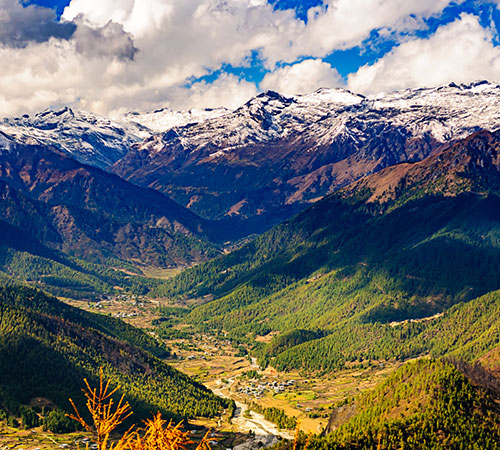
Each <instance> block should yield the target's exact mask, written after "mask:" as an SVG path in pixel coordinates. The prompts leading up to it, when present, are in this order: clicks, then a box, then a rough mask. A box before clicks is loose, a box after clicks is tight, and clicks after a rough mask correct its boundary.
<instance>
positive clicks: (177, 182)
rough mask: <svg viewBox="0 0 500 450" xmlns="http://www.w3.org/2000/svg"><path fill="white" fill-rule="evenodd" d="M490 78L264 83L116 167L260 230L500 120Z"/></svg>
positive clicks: (498, 92)
mask: <svg viewBox="0 0 500 450" xmlns="http://www.w3.org/2000/svg"><path fill="white" fill-rule="evenodd" d="M499 98H500V86H498V85H496V84H492V83H488V82H486V81H481V82H477V83H472V84H468V85H465V84H463V85H456V84H454V83H452V84H450V85H448V86H440V87H436V88H426V89H407V90H404V91H398V92H393V93H390V94H384V95H377V96H372V97H365V96H362V95H358V94H354V93H351V92H349V91H345V90H342V89H320V90H318V91H316V92H314V93H312V94H308V95H302V96H300V95H299V96H295V97H291V98H287V97H284V96H282V95H280V94H279V93H276V92H272V91H269V92H266V93H262V94H259V95H258V96H257V97H255V98H253V99H251V100H249V101H248V102H247V103H246V104H245V105H243V106H241V107H240V108H238V109H237V110H235V111H232V112H227V113H225V114H223V115H222V116H219V117H213V118H209V119H207V120H203V121H200V122H196V123H189V124H186V125H184V126H178V127H174V128H171V129H169V130H165V132H164V133H161V134H157V135H153V136H152V137H151V138H149V139H148V140H146V141H145V142H143V143H140V144H135V145H134V146H132V150H131V151H129V152H128V153H127V154H126V155H125V156H124V157H123V158H122V159H121V160H119V161H118V162H116V163H115V164H114V165H113V166H112V167H111V169H110V170H111V171H112V172H114V173H116V174H118V175H120V176H121V177H123V178H125V179H127V180H129V181H131V182H133V183H135V184H137V185H140V186H144V187H150V188H153V189H156V190H158V191H160V192H164V193H166V194H168V195H169V196H171V197H172V198H173V199H174V200H176V201H177V202H179V203H180V204H182V205H184V206H186V207H188V208H189V209H191V210H192V211H194V212H196V213H197V214H199V215H201V216H202V217H205V218H207V219H212V220H224V221H229V222H232V223H233V224H234V227H237V224H238V222H239V223H240V226H241V229H240V232H241V233H242V234H245V233H247V234H248V233H252V232H260V231H263V230H265V229H266V228H270V227H271V226H272V225H273V224H275V223H276V222H281V221H283V220H284V219H286V218H288V217H289V216H290V215H292V214H294V213H295V212H297V211H300V210H302V209H304V208H305V207H306V206H307V205H308V204H310V203H313V202H315V201H317V200H319V199H320V198H322V197H323V196H325V195H327V194H330V193H332V192H334V191H336V190H338V189H341V188H343V187H345V186H348V185H349V184H350V183H352V182H355V181H356V180H359V179H360V178H362V177H364V176H367V175H370V174H372V173H375V172H378V171H379V170H382V169H384V168H386V167H389V166H392V165H395V164H400V163H405V162H408V163H412V162H416V161H420V160H422V159H424V158H426V157H427V156H429V155H431V154H433V153H434V152H435V151H436V149H437V148H439V147H442V146H443V145H446V144H449V143H451V142H454V141H458V140H460V139H464V138H465V137H467V136H469V135H471V134H472V133H475V132H477V131H479V130H482V129H485V130H496V129H498V128H499V127H500V114H499V108H498V99H499Z"/></svg>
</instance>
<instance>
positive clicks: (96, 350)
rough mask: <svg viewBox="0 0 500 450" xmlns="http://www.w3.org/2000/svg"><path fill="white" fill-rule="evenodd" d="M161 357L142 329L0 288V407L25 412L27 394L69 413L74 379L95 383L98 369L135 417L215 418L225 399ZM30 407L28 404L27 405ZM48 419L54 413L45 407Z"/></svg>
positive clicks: (33, 293) (76, 390)
mask: <svg viewBox="0 0 500 450" xmlns="http://www.w3.org/2000/svg"><path fill="white" fill-rule="evenodd" d="M153 354H156V355H157V356H165V355H166V354H168V349H166V348H165V347H164V346H163V344H159V343H158V342H156V341H155V340H154V339H153V338H152V337H150V336H149V335H147V334H145V333H144V332H142V331H140V330H138V329H136V328H134V327H132V326H130V325H126V324H125V323H123V322H121V321H119V320H117V319H111V318H108V317H106V316H102V315H97V314H91V313H87V312H84V311H81V310H79V309H76V308H72V307H70V306H67V305H65V304H63V303H61V302H59V301H58V300H57V299H55V298H54V297H49V296H47V295H45V294H43V293H42V292H40V291H38V290H35V289H31V288H25V287H2V288H0V367H2V370H1V371H0V409H1V410H2V411H3V413H2V414H3V415H4V416H15V417H19V416H21V417H22V416H23V415H24V416H26V415H27V414H28V413H26V408H28V409H29V408H30V407H32V406H33V405H32V404H33V399H36V398H44V399H46V400H47V402H46V403H49V404H51V405H53V407H54V408H56V409H54V411H57V410H61V411H68V410H69V409H70V408H71V406H70V404H69V402H68V398H70V397H71V398H73V399H74V400H75V402H76V403H77V405H79V406H81V404H82V402H83V397H82V395H81V394H80V388H81V380H82V379H83V378H87V379H88V380H89V381H91V382H93V383H95V382H96V380H97V376H98V370H99V367H103V369H104V374H105V376H106V378H107V379H110V380H111V381H112V383H113V384H114V385H120V386H122V392H126V393H127V398H128V399H129V401H130V403H131V405H133V407H134V411H135V414H136V418H135V419H137V417H139V418H143V417H147V416H149V414H150V412H151V411H157V410H158V411H161V412H162V413H163V414H164V415H165V416H166V417H172V418H175V419H180V418H193V417H199V416H206V417H211V416H214V415H218V414H220V413H221V412H222V410H223V409H224V408H227V407H228V406H229V404H230V401H227V400H223V399H221V398H219V397H217V396H215V395H214V394H212V392H211V391H209V390H208V389H207V388H205V387H204V386H202V385H201V384H199V383H197V382H195V381H193V380H192V379H190V378H189V377H187V376H186V375H183V374H181V373H180V372H178V371H176V370H174V369H172V368H170V367H169V366H168V365H167V364H165V363H163V362H162V361H160V360H159V359H157V357H155V356H153ZM30 405H31V406H30ZM46 412H47V414H48V415H47V420H49V415H50V414H52V419H53V421H55V422H57V421H56V420H55V416H56V415H57V414H59V413H58V412H52V410H47V411H46Z"/></svg>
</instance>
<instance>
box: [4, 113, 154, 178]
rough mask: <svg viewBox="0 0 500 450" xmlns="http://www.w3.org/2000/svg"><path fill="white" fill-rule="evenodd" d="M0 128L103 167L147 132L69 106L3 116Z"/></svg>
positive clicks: (16, 136)
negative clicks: (30, 113) (36, 112)
mask: <svg viewBox="0 0 500 450" xmlns="http://www.w3.org/2000/svg"><path fill="white" fill-rule="evenodd" d="M0 131H3V132H4V133H6V134H7V135H9V136H11V137H12V138H14V139H15V140H16V141H18V142H21V143H25V144H30V145H44V146H50V147H53V148H55V149H58V150H60V151H62V152H64V153H67V154H69V155H72V156H73V157H74V158H75V159H77V160H78V161H80V162H83V163H86V164H90V165H93V166H97V167H100V168H105V167H108V166H110V165H111V164H113V163H114V162H116V161H117V160H119V159H120V158H121V157H123V156H124V155H125V154H126V153H127V151H128V150H129V149H130V146H131V145H132V144H134V143H137V142H140V141H142V140H143V139H145V138H147V137H149V136H150V135H151V133H150V131H149V130H147V129H143V128H142V127H140V126H138V125H134V124H126V123H120V122H115V121H111V120H109V119H107V118H104V117H99V116H97V115H94V114H90V113H86V112H82V111H76V112H74V111H73V110H71V109H70V108H67V107H66V108H62V109H59V110H56V111H54V110H50V109H49V110H46V111H43V112H41V113H38V114H35V115H33V116H29V115H27V114H25V115H23V116H21V117H15V118H5V119H4V120H3V121H1V122H0Z"/></svg>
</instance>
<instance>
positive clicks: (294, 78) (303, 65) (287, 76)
mask: <svg viewBox="0 0 500 450" xmlns="http://www.w3.org/2000/svg"><path fill="white" fill-rule="evenodd" d="M342 84H343V82H342V79H341V77H340V75H339V73H338V72H337V70H336V69H334V68H333V67H332V66H330V65H329V64H327V63H325V62H323V61H321V60H319V59H306V60H305V61H302V62H300V63H297V64H293V65H291V66H285V67H280V68H278V69H276V70H274V71H273V72H270V73H268V74H267V75H266V76H265V77H264V79H263V80H262V82H261V83H260V87H261V88H262V89H263V90H268V89H271V90H274V91H277V92H280V93H282V94H285V95H295V94H306V93H309V92H312V91H314V90H316V89H318V88H320V87H327V88H333V87H339V86H342Z"/></svg>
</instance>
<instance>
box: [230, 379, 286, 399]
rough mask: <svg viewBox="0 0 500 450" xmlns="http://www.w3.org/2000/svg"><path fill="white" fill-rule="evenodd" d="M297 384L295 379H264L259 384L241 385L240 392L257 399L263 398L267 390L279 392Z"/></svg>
mask: <svg viewBox="0 0 500 450" xmlns="http://www.w3.org/2000/svg"><path fill="white" fill-rule="evenodd" d="M293 385H295V380H289V381H269V382H266V381H262V382H261V383H259V384H258V385H256V383H250V384H249V385H248V386H244V387H240V388H239V389H238V392H240V393H241V394H245V395H247V396H249V397H255V398H256V399H259V398H262V396H263V395H264V394H265V392H266V391H270V392H273V391H274V393H275V394H278V393H280V392H284V391H285V389H286V388H287V387H290V386H293Z"/></svg>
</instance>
